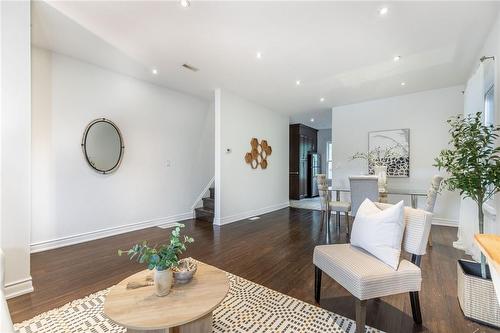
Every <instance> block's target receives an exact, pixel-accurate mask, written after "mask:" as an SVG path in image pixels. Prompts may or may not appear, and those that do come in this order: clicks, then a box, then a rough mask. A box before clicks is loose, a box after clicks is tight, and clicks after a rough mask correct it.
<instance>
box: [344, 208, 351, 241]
mask: <svg viewBox="0 0 500 333" xmlns="http://www.w3.org/2000/svg"><path fill="white" fill-rule="evenodd" d="M345 222H346V224H347V238H348V239H349V237H350V234H351V230H350V227H349V223H350V222H349V212H345Z"/></svg>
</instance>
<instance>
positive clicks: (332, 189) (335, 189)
mask: <svg viewBox="0 0 500 333" xmlns="http://www.w3.org/2000/svg"><path fill="white" fill-rule="evenodd" d="M349 192H351V189H350V188H348V187H341V186H329V187H328V191H327V198H326V199H327V200H326V211H327V212H329V211H330V207H329V205H330V201H331V200H332V193H335V200H337V201H340V194H341V193H349ZM379 194H380V197H381V198H382V197H383V198H387V195H404V196H409V197H410V205H411V207H412V208H417V207H418V198H419V197H426V196H427V191H425V190H418V189H403V188H387V189H385V191H379ZM325 215H326V217H325V218H326V228H325V233H326V237H325V238H326V244H331V241H332V238H331V231H330V214H325Z"/></svg>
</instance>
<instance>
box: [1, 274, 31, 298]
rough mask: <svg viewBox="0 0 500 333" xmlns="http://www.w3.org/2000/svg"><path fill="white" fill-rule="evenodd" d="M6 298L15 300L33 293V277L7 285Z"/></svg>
mask: <svg viewBox="0 0 500 333" xmlns="http://www.w3.org/2000/svg"><path fill="white" fill-rule="evenodd" d="M4 290H5V298H7V299H9V298H13V297H17V296H21V295H24V294H28V293H31V292H32V291H33V283H32V282H31V276H30V277H29V278H27V279H24V280H19V281H14V282H10V283H6V284H5V289H4Z"/></svg>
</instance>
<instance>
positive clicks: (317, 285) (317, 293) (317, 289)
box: [314, 266, 323, 304]
mask: <svg viewBox="0 0 500 333" xmlns="http://www.w3.org/2000/svg"><path fill="white" fill-rule="evenodd" d="M322 273H323V271H322V270H321V269H319V268H318V267H316V266H314V300H315V301H316V303H318V304H319V300H320V298H321V276H322Z"/></svg>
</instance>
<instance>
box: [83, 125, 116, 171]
mask: <svg viewBox="0 0 500 333" xmlns="http://www.w3.org/2000/svg"><path fill="white" fill-rule="evenodd" d="M124 148H125V146H124V145H123V138H122V135H121V133H120V130H119V129H118V127H117V126H116V125H115V124H114V123H113V122H112V121H110V120H108V119H106V118H99V119H96V120H94V121H92V122H90V124H88V125H87V128H85V132H84V133H83V139H82V149H83V155H84V156H85V159H86V160H87V163H88V164H89V165H90V167H91V168H92V169H94V170H95V171H97V172H99V173H102V174H106V173H111V172H113V171H115V170H116V169H118V167H119V166H120V162H121V160H122V158H123V150H124Z"/></svg>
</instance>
